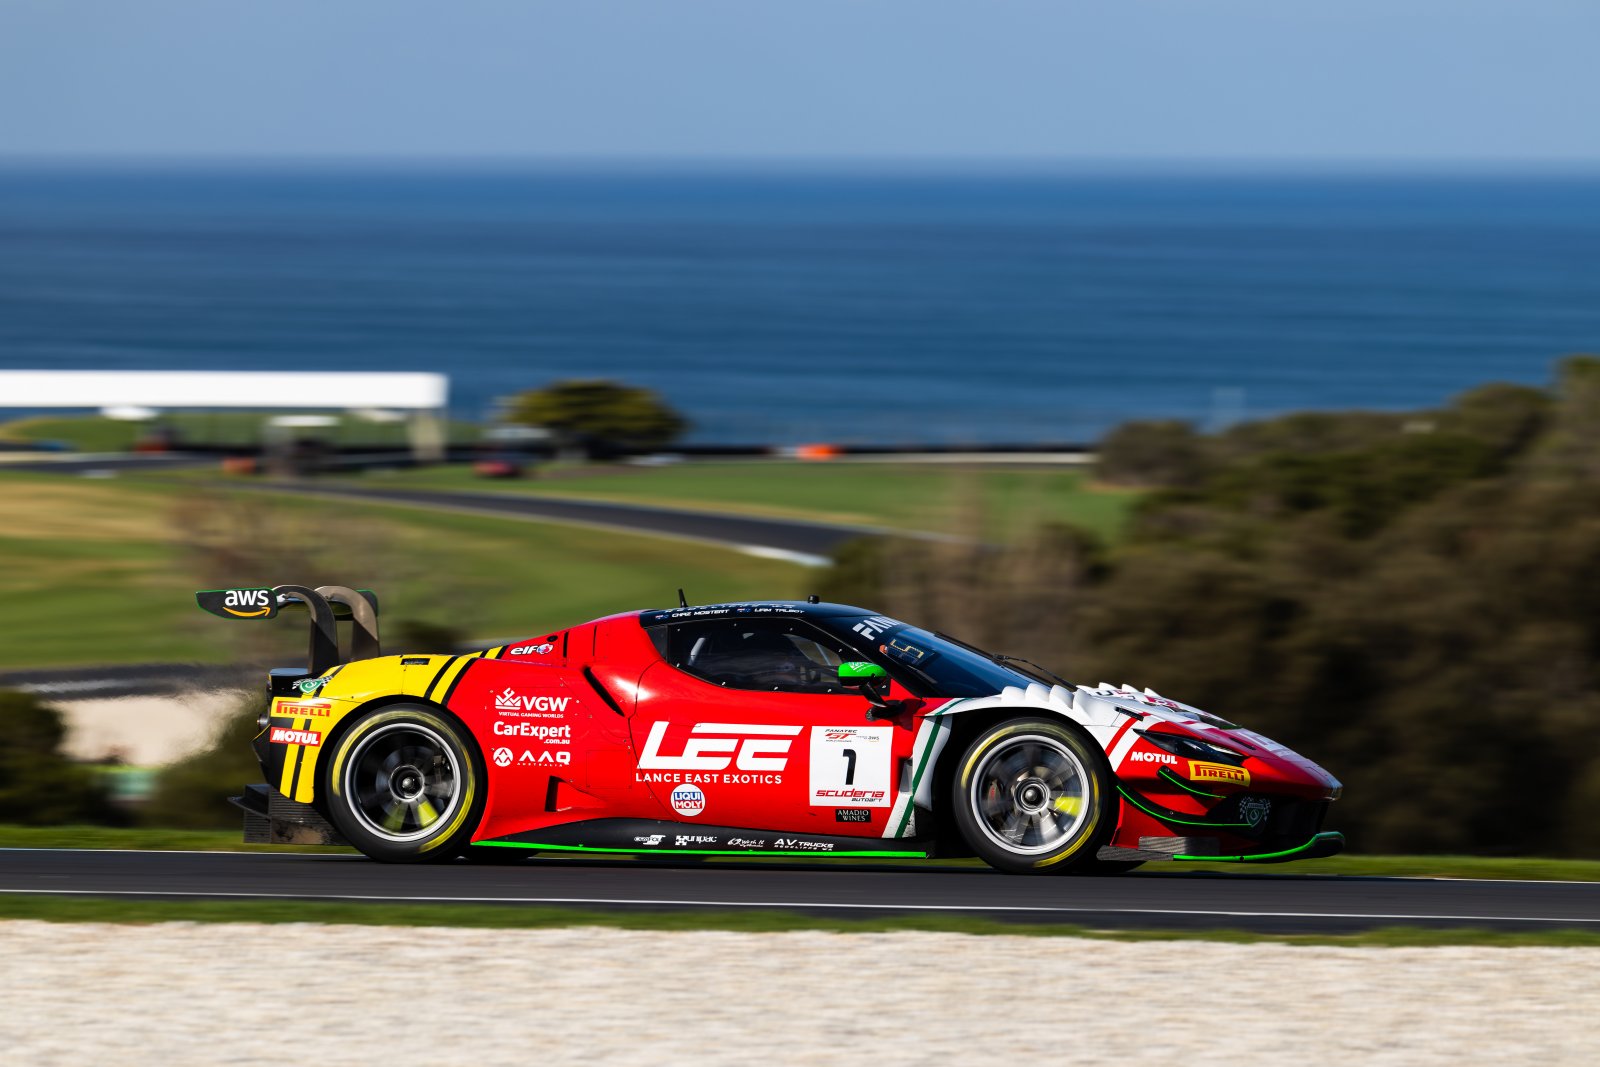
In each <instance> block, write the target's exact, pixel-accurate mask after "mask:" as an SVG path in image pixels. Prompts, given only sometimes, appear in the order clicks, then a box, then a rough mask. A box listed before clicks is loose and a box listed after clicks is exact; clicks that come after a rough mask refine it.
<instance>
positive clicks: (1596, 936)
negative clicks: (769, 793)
mask: <svg viewBox="0 0 1600 1067" xmlns="http://www.w3.org/2000/svg"><path fill="white" fill-rule="evenodd" d="M8 919H10V920H18V919H31V920H35V921H40V922H77V923H87V922H101V923H106V922H110V923H161V922H185V923H193V922H206V923H305V922H320V923H338V924H350V925H357V926H459V927H467V928H489V929H513V930H537V929H547V928H552V927H571V926H599V927H611V928H614V929H623V930H677V931H685V932H699V931H704V930H729V931H735V932H744V933H781V932H785V931H793V930H825V931H831V932H834V933H841V934H869V933H886V932H887V933H904V932H907V931H928V932H934V933H958V934H971V935H994V934H1007V935H1011V936H1013V937H1017V936H1021V937H1088V938H1097V939H1100V940H1107V941H1229V942H1275V943H1282V944H1291V945H1340V946H1368V947H1389V948H1394V947H1416V946H1423V947H1427V946H1441V945H1489V946H1496V947H1506V948H1513V947H1528V946H1564V947H1582V948H1595V947H1600V933H1596V932H1591V931H1585V930H1570V929H1555V930H1539V931H1534V932H1529V933H1523V932H1515V933H1507V932H1502V931H1494V930H1482V929H1423V928H1418V927H1385V928H1380V929H1376V930H1370V931H1365V932H1362V933H1355V934H1340V935H1324V934H1263V933H1256V932H1253V931H1248V930H1231V929H1216V930H1097V929H1090V928H1088V927H1083V926H1069V925H1048V926H1047V925H1042V924H1023V923H1006V922H996V921H994V920H992V919H980V918H971V917H968V916H963V915H938V914H919V915H907V916H895V917H884V918H872V919H840V918H833V917H830V916H825V915H823V916H812V915H800V914H797V913H794V912H789V911H784V910H781V909H776V908H771V909H769V908H747V909H742V910H715V909H699V908H696V909H684V910H676V911H631V910H630V911H586V910H581V909H577V908H560V907H544V906H530V905H525V904H502V905H484V904H429V905H416V904H380V903H355V902H344V901H305V900H265V899H264V900H182V901H164V900H132V899H121V898H95V897H80V896H71V897H64V896H45V895H40V896H32V895H7V896H0V920H8Z"/></svg>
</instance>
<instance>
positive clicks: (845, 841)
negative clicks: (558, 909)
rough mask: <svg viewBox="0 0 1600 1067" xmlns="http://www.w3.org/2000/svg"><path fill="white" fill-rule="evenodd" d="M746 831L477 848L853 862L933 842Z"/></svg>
mask: <svg viewBox="0 0 1600 1067" xmlns="http://www.w3.org/2000/svg"><path fill="white" fill-rule="evenodd" d="M880 843H882V844H888V842H885V841H883V839H882V838H877V837H833V836H825V835H822V834H801V833H780V832H778V831H775V830H745V829H740V828H739V827H736V826H688V825H685V824H684V823H681V822H665V821H662V820H659V819H590V820H586V821H584V822H574V823H565V824H563V825H561V826H550V827H546V828H544V829H542V830H529V831H527V832H525V833H520V834H510V835H508V836H506V837H499V838H495V839H493V840H490V841H474V842H473V845H474V846H475V847H487V848H525V849H529V850H530V851H535V852H608V853H616V852H626V853H657V852H659V853H665V854H668V855H676V856H790V857H793V856H840V857H846V858H852V859H927V858H928V857H929V856H931V855H932V854H933V845H932V842H931V841H916V840H906V841H895V842H893V843H894V845H895V846H896V847H895V848H874V847H873V846H875V845H878V844H880Z"/></svg>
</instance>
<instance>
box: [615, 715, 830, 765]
mask: <svg viewBox="0 0 1600 1067" xmlns="http://www.w3.org/2000/svg"><path fill="white" fill-rule="evenodd" d="M691 732H692V733H696V734H723V735H725V736H722V737H691V738H690V739H689V740H688V742H687V743H685V744H684V746H683V751H682V752H681V753H679V754H678V755H676V756H668V755H664V754H662V751H661V743H662V742H663V741H664V740H665V739H666V736H667V724H666V722H664V721H663V722H658V723H655V724H654V725H652V726H651V727H650V736H649V737H647V738H645V742H644V751H643V752H641V753H639V769H640V770H646V771H722V770H727V768H728V765H729V764H730V763H731V764H733V765H734V766H735V767H738V768H739V769H740V770H741V771H781V770H783V768H784V767H785V766H787V765H788V763H789V746H790V745H792V744H793V743H794V735H795V734H798V733H799V732H800V727H798V726H742V725H741V726H729V725H726V724H724V723H715V722H703V723H700V724H698V725H697V726H695V728H694V729H693V731H691ZM736 753H737V755H736Z"/></svg>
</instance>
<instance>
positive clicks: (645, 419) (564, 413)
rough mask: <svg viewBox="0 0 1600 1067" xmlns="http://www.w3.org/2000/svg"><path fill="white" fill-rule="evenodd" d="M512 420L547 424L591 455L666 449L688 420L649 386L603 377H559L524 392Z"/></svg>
mask: <svg viewBox="0 0 1600 1067" xmlns="http://www.w3.org/2000/svg"><path fill="white" fill-rule="evenodd" d="M506 419H507V421H508V422H515V423H522V424H523V425H527V426H543V427H545V428H546V429H548V430H551V431H552V432H554V433H555V434H556V435H557V436H558V437H560V438H561V439H562V441H563V443H564V444H566V445H568V446H574V447H578V448H581V449H583V450H584V451H585V452H587V453H589V454H590V455H598V456H615V455H619V454H624V453H630V452H635V453H636V452H651V451H654V450H656V449H660V448H665V447H666V446H667V445H669V444H671V443H672V442H673V441H675V440H677V439H678V438H679V437H680V436H682V434H683V432H684V431H685V430H687V429H688V428H689V423H688V420H686V419H685V418H684V417H683V416H682V415H680V414H678V413H677V412H676V411H674V410H673V409H672V408H671V407H669V406H668V405H667V403H666V401H664V400H662V399H661V397H659V396H658V395H656V394H655V393H654V392H652V391H651V390H649V389H642V388H639V387H637V386H631V385H624V384H622V383H621V382H612V381H604V380H575V381H563V382H556V383H555V384H554V385H549V386H546V387H545V388H543V389H532V390H529V391H528V392H525V393H522V394H520V395H519V396H518V397H517V398H516V400H515V401H514V402H513V403H512V405H511V410H510V411H509V412H508V413H507V415H506Z"/></svg>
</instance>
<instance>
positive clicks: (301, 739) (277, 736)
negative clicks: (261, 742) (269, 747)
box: [268, 726, 322, 748]
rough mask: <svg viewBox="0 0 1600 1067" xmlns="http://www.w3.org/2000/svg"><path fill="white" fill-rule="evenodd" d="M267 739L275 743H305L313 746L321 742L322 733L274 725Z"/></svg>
mask: <svg viewBox="0 0 1600 1067" xmlns="http://www.w3.org/2000/svg"><path fill="white" fill-rule="evenodd" d="M268 740H269V741H271V742H272V743H273V744H275V745H307V746H309V747H312V748H315V747H316V746H317V745H320V744H322V735H321V734H319V733H317V732H316V731H315V730H290V729H289V728H287V727H284V726H274V727H273V728H272V735H271V736H270V737H269V738H268Z"/></svg>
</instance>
